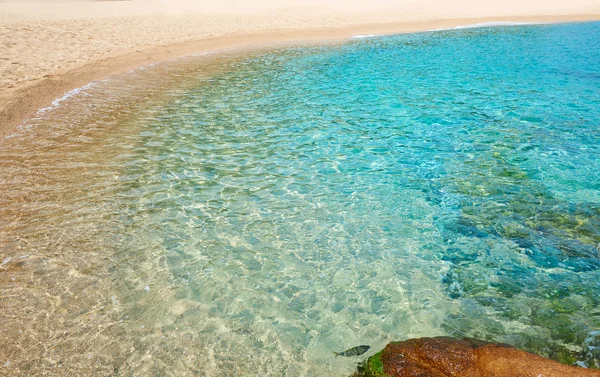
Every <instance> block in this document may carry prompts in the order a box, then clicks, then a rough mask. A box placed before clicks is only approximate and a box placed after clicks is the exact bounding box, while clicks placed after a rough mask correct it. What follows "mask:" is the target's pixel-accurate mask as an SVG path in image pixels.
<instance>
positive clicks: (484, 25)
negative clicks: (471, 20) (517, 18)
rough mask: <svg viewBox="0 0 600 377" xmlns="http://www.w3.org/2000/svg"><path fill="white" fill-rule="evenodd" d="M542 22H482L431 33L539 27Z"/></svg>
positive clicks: (441, 29)
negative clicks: (501, 27)
mask: <svg viewBox="0 0 600 377" xmlns="http://www.w3.org/2000/svg"><path fill="white" fill-rule="evenodd" d="M539 24H541V23H540V22H510V21H495V22H482V23H479V24H470V25H458V26H455V27H447V28H440V29H431V30H429V31H443V30H459V29H475V28H482V27H495V26H520V25H539Z"/></svg>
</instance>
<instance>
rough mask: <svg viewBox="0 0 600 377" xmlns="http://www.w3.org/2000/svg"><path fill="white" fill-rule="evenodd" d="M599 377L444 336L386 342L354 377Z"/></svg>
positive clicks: (520, 353)
mask: <svg viewBox="0 0 600 377" xmlns="http://www.w3.org/2000/svg"><path fill="white" fill-rule="evenodd" d="M538 376H543V377H600V371H599V370H591V369H584V368H579V367H573V366H568V365H563V364H560V363H558V362H556V361H552V360H549V359H546V358H543V357H541V356H536V355H533V354H531V353H528V352H525V351H520V350H517V349H514V348H511V347H510V346H506V345H501V344H490V343H486V342H483V341H478V340H474V339H464V340H456V339H452V338H446V337H438V338H420V339H410V340H407V341H404V342H393V343H389V344H388V345H387V346H386V347H385V348H384V349H383V351H381V352H379V353H377V354H375V355H373V356H371V357H370V358H369V359H367V361H365V362H364V363H363V364H362V365H361V366H359V368H358V372H356V373H355V375H354V376H353V377H538Z"/></svg>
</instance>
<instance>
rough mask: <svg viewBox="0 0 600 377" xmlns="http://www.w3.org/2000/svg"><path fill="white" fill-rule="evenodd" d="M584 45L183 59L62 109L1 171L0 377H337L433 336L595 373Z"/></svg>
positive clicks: (556, 36) (581, 34) (416, 47)
mask: <svg viewBox="0 0 600 377" xmlns="http://www.w3.org/2000/svg"><path fill="white" fill-rule="evenodd" d="M598 36H600V23H585V24H565V25H535V26H510V27H494V28H473V29H461V30H448V31H436V32H427V33H417V34H411V35H398V36H386V37H377V38H367V39H355V40H351V41H348V42H346V43H343V44H340V45H335V46H302V47H285V48H275V49H271V50H268V51H260V52H255V53H249V54H246V55H244V56H239V55H236V54H234V53H231V54H229V55H227V54H226V56H222V57H217V56H204V57H197V58H190V59H187V60H185V61H184V62H179V63H177V62H174V63H169V64H167V65H165V66H162V67H150V68H148V69H144V70H139V71H136V72H133V73H131V74H129V75H125V76H123V77H118V78H114V79H112V80H109V81H106V82H102V83H97V84H95V85H94V86H91V87H89V88H86V89H85V90H83V91H82V92H80V93H78V94H76V95H73V96H72V97H71V98H68V99H65V100H64V101H63V102H61V106H60V107H57V108H53V109H50V110H48V111H46V112H43V113H41V114H40V115H39V116H38V117H37V118H36V119H33V120H32V121H31V122H30V124H29V125H28V127H25V128H24V129H23V130H22V131H21V132H19V133H18V134H17V135H15V136H14V137H12V138H9V139H7V140H5V141H4V143H3V144H2V145H1V146H0V161H1V162H0V177H1V178H0V189H1V190H2V192H5V193H7V194H6V195H4V197H3V198H2V199H0V218H1V219H2V220H0V236H1V237H0V239H3V241H2V242H1V243H0V251H1V252H2V254H1V256H2V260H3V261H7V260H8V262H6V263H5V264H4V265H3V266H2V267H0V268H2V269H3V270H0V275H1V277H0V278H1V279H2V280H1V283H2V292H3V293H2V295H3V297H2V299H3V301H4V303H6V306H5V307H6V308H7V309H6V318H9V320H10V324H9V323H8V321H2V322H3V323H2V324H0V329H2V331H3V334H6V335H5V339H6V341H7V342H8V343H9V344H11V347H6V348H5V347H3V350H1V351H0V357H1V358H0V364H2V363H4V361H5V360H8V361H11V364H10V366H9V367H8V368H12V369H11V371H12V372H15V373H16V372H21V373H23V374H26V373H28V372H29V373H31V372H32V371H33V372H39V371H42V370H44V371H46V370H53V369H52V368H62V370H68V371H72V372H78V373H84V372H89V371H94V373H96V374H97V375H102V374H104V375H123V376H129V375H140V376H141V375H144V376H145V375H173V376H184V375H199V376H234V375H235V376H282V375H285V376H325V375H327V376H338V375H339V376H345V375H349V374H350V373H351V372H352V371H353V369H354V368H355V365H356V362H357V361H359V360H360V359H346V358H333V356H334V355H333V351H337V352H339V351H341V350H344V349H347V348H350V347H352V346H356V345H359V344H370V345H371V346H372V350H371V352H370V353H369V354H371V353H373V352H375V351H377V350H378V349H380V348H381V347H383V346H384V345H385V344H386V343H387V342H388V341H391V340H402V339H406V338H409V337H420V336H438V335H451V336H456V337H461V336H469V337H475V338H481V339H485V340H490V341H494V342H503V343H509V344H512V345H514V346H516V347H519V348H522V349H525V350H528V351H531V352H535V353H538V354H541V355H544V356H548V357H551V358H554V359H557V360H561V361H563V362H567V363H575V362H578V363H579V364H581V365H588V366H599V364H598V363H599V362H600V354H599V353H598V351H597V350H595V349H594V346H596V345H599V344H598V343H599V342H600V338H599V339H598V340H597V339H596V337H597V336H599V335H600V332H599V331H600V295H599V293H600V272H599V268H600V261H599V259H598V252H599V251H600V164H598V162H597V161H598V160H599V158H600V38H598ZM7 258H10V259H7ZM0 263H2V261H0ZM23 308H25V309H23ZM41 323H43V324H41ZM369 354H367V355H369ZM6 370H8V369H6Z"/></svg>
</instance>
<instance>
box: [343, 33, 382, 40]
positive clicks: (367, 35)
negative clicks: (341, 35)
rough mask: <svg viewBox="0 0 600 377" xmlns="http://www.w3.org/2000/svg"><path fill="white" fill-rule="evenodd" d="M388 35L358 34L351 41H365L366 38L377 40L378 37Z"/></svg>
mask: <svg viewBox="0 0 600 377" xmlns="http://www.w3.org/2000/svg"><path fill="white" fill-rule="evenodd" d="M386 35H387V34H358V35H353V36H351V37H350V39H365V38H376V37H385V36H386Z"/></svg>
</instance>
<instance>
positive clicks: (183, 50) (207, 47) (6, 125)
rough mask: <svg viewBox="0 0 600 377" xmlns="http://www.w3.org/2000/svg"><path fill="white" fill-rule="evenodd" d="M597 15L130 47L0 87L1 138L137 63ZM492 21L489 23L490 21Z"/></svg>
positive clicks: (278, 33)
mask: <svg viewBox="0 0 600 377" xmlns="http://www.w3.org/2000/svg"><path fill="white" fill-rule="evenodd" d="M598 20H600V14H584V15H565V16H556V15H548V16H512V17H506V16H505V17H477V18H455V19H437V20H433V19H432V20H427V21H411V22H407V21H402V22H393V23H374V24H360V25H352V26H343V27H331V28H312V29H311V28H306V29H274V30H265V31H259V32H253V33H233V34H227V35H220V36H212V37H206V38H201V39H194V40H188V41H183V42H176V43H172V44H166V45H153V46H148V47H144V48H134V49H130V50H129V51H127V52H124V53H117V54H113V55H108V56H103V57H100V58H98V59H90V60H88V61H85V62H83V63H81V64H79V65H76V66H74V67H70V68H66V69H64V70H58V71H53V72H46V73H47V74H45V75H44V76H43V77H42V78H40V79H36V80H33V81H29V82H21V83H19V84H17V85H16V86H15V87H12V88H3V89H1V90H0V103H1V104H0V141H1V140H3V139H4V138H5V137H6V136H8V135H9V134H10V133H12V132H13V131H14V130H15V129H16V128H17V127H18V126H19V125H21V124H23V122H25V121H26V120H27V119H30V118H31V117H33V116H34V115H35V114H36V112H37V111H38V110H39V109H41V108H44V107H47V106H48V105H50V104H51V102H52V101H53V100H55V99H57V98H60V97H62V96H64V95H65V93H68V92H69V91H72V90H75V89H77V88H80V87H82V86H84V85H86V84H88V83H90V82H93V81H97V80H100V79H103V78H105V77H107V76H111V75H116V74H120V73H123V72H126V71H128V70H131V69H135V68H138V67H141V66H145V65H149V64H156V63H160V62H164V61H167V60H171V59H176V58H180V57H185V56H190V55H194V54H201V53H207V52H214V53H218V52H220V51H225V50H231V49H239V50H245V49H258V48H261V47H268V46H270V45H274V44H278V43H282V44H285V43H290V44H300V43H314V44H325V43H336V42H337V43H339V42H342V41H344V40H348V39H349V38H352V37H357V36H368V35H392V34H404V33H414V32H425V31H435V30H439V29H450V28H455V27H459V26H469V25H477V24H484V23H496V22H518V23H544V24H548V23H567V22H586V21H598ZM490 26H494V25H490Z"/></svg>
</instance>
